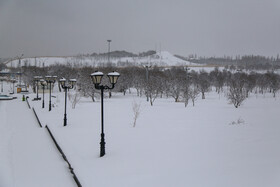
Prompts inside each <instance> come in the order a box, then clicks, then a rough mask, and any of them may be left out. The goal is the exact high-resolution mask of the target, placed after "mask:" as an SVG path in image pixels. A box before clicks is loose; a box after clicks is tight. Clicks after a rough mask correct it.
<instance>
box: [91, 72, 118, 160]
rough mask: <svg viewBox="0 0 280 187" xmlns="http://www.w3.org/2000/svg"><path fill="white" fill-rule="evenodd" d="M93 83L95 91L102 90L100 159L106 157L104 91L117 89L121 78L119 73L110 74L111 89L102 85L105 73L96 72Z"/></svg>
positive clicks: (92, 77) (93, 74)
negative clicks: (116, 85)
mask: <svg viewBox="0 0 280 187" xmlns="http://www.w3.org/2000/svg"><path fill="white" fill-rule="evenodd" d="M90 76H91V79H92V82H93V84H94V86H95V89H98V90H101V141H100V157H102V156H104V155H105V134H104V117H103V93H104V90H111V89H113V88H114V87H115V84H116V83H117V80H118V78H119V76H120V74H119V73H118V72H111V73H108V75H107V76H108V78H109V80H110V83H111V87H109V86H107V85H100V83H101V80H102V77H103V73H102V72H99V71H98V72H95V73H92V74H91V75H90Z"/></svg>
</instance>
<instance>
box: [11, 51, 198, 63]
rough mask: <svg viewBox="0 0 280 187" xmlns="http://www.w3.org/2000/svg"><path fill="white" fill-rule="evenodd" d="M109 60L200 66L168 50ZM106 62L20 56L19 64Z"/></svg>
mask: <svg viewBox="0 0 280 187" xmlns="http://www.w3.org/2000/svg"><path fill="white" fill-rule="evenodd" d="M110 62H111V63H113V64H115V65H117V66H122V65H123V64H126V63H128V64H130V65H143V64H150V65H153V66H155V65H156V66H186V65H188V66H191V65H192V66H201V65H198V64H195V63H191V62H189V61H185V60H182V59H179V58H177V57H175V56H174V55H173V54H171V53H170V52H168V51H162V52H157V53H156V54H154V55H150V56H145V57H121V58H116V57H111V58H110ZM104 63H105V64H106V63H108V58H107V57H104V58H101V57H83V58H81V57H32V58H22V59H21V64H20V65H21V66H24V65H25V66H37V67H45V66H50V65H55V64H62V65H84V66H97V65H100V64H104ZM7 66H8V67H18V66H19V61H18V60H12V61H10V62H7Z"/></svg>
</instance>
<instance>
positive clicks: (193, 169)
mask: <svg viewBox="0 0 280 187" xmlns="http://www.w3.org/2000/svg"><path fill="white" fill-rule="evenodd" d="M71 91H72V92H73V91H74V90H71ZM40 96H41V94H40ZM54 96H55V97H56V98H52V102H53V103H54V108H53V109H52V111H50V112H49V111H48V102H49V95H48V94H46V95H45V103H46V108H44V109H42V108H41V104H42V103H41V101H31V99H32V98H35V97H36V96H35V94H29V97H30V104H31V106H33V107H34V108H35V109H36V111H37V113H38V116H39V118H40V119H41V121H42V124H43V125H46V124H47V125H48V126H49V127H50V129H51V130H52V132H53V134H54V136H55V137H56V138H57V141H58V143H59V144H60V146H61V148H62V149H63V151H64V152H65V154H66V155H67V158H68V159H69V161H70V162H71V164H72V165H73V167H74V169H75V172H76V174H77V176H78V178H79V180H80V182H81V184H82V185H83V186H85V187H87V186H90V187H91V186H99V187H112V186H114V187H131V186H133V187H143V186H145V187H155V186H156V187H173V186H176V187H185V186H191V187H225V186H226V187H251V186H252V187H264V186H267V187H279V186H280V148H279V142H280V136H279V134H280V125H279V121H280V115H279V109H280V107H279V106H280V95H279V93H278V95H277V97H276V98H272V95H270V94H266V95H265V96H262V95H254V94H252V95H251V96H250V98H249V99H247V100H246V101H245V102H244V104H243V105H242V106H241V107H240V108H237V109H236V108H234V106H233V105H230V104H228V101H227V100H226V99H225V98H224V96H223V95H220V96H219V95H217V94H216V93H215V92H210V93H208V94H207V95H206V99H205V100H202V99H198V100H197V101H196V103H195V106H194V107H192V106H191V105H189V106H187V107H186V108H185V107H184V104H183V103H175V102H174V100H173V99H171V98H168V99H166V98H158V99H156V100H155V102H154V106H150V104H149V103H148V102H147V101H146V98H145V97H141V98H139V97H137V96H136V95H135V94H134V92H132V93H131V94H127V95H126V96H123V95H122V94H120V93H113V97H112V98H110V99H109V98H105V100H104V107H105V108H104V109H105V113H104V117H105V119H104V123H105V141H106V155H105V156H104V157H102V158H100V157H99V149H100V148H99V147H100V145H99V142H100V123H101V122H100V99H97V101H96V102H92V101H91V100H90V99H87V98H82V99H81V100H80V102H79V103H78V104H77V105H76V108H75V109H72V108H71V102H68V106H67V110H68V111H67V119H68V126H66V127H63V114H64V93H59V92H58V90H57V86H56V89H55V93H54ZM133 103H136V104H140V105H141V107H140V116H139V119H138V120H137V124H136V127H133V125H132V123H133V110H132V105H133ZM22 105H24V106H22ZM25 105H26V103H25V102H22V101H21V100H20V99H17V100H14V101H6V102H5V103H4V102H2V101H0V109H1V125H0V128H1V130H0V142H1V143H0V145H1V156H0V162H1V167H0V186H1V187H2V186H3V187H9V186H21V187H22V186H25V185H23V184H21V185H20V184H19V183H16V184H17V185H15V184H14V183H13V182H12V181H13V180H15V181H17V180H21V179H23V178H24V177H26V173H24V172H21V171H22V170H21V167H22V165H23V164H25V165H28V164H27V163H30V164H31V166H33V165H34V164H36V167H38V168H41V166H40V164H44V165H45V164H46V163H47V164H49V165H50V168H42V171H41V170H39V172H38V173H37V175H36V177H34V178H33V182H34V183H33V184H32V183H31V182H30V183H29V184H28V185H26V186H28V187H30V186H42V185H43V184H44V181H43V180H41V177H42V175H43V174H42V173H41V172H45V170H50V169H51V168H52V166H53V165H56V166H55V168H56V169H57V171H56V173H59V174H60V175H62V173H60V172H59V171H61V170H65V175H68V176H69V178H70V173H69V171H68V170H67V169H66V165H63V164H61V163H60V164H55V163H56V162H58V160H57V158H54V157H56V155H53V156H52V157H51V158H49V159H46V160H44V161H42V162H45V163H40V162H39V161H38V159H35V158H34V162H33V159H31V158H28V157H27V156H25V155H28V154H38V153H36V152H34V153H33V152H32V151H31V150H30V148H29V147H30V146H31V145H32V144H37V141H38V140H40V141H49V140H48V138H49V137H47V136H43V131H45V129H44V128H42V129H40V128H38V127H37V126H36V125H31V122H30V123H29V122H28V123H27V122H23V121H22V122H21V123H18V124H17V123H11V124H10V123H7V120H9V119H10V118H14V119H12V120H14V121H18V122H19V121H21V119H23V118H24V117H25V115H27V113H30V115H31V111H30V109H28V108H27V106H25ZM7 107H8V108H10V109H11V108H12V109H13V113H14V114H17V115H14V116H13V117H11V115H12V114H11V113H10V112H11V111H10V112H9V113H7V112H4V111H5V108H7ZM3 112H4V113H3ZM28 115H29V114H28ZM19 117H21V118H19ZM27 117H28V116H27ZM27 117H26V118H27ZM29 118H30V119H31V118H32V117H31V116H30V117H28V119H29ZM34 123H35V122H34ZM32 124H33V122H32ZM15 129H16V132H17V133H16V134H13V135H12V136H10V134H12V132H14V131H15ZM21 133H22V134H25V136H24V135H21V138H17V136H18V135H20V134H21ZM27 134H29V135H30V140H28V141H24V139H23V136H24V137H26V135H27ZM27 138H28V139H29V137H27ZM20 140H22V141H20ZM15 141H16V142H17V144H15V143H14V144H13V147H12V150H13V151H11V148H10V146H7V145H9V144H8V143H9V142H15ZM51 143H52V142H51ZM30 144H31V145H30ZM41 145H42V147H39V146H38V147H36V150H38V151H39V152H41V155H42V156H44V155H45V154H46V155H48V154H50V153H47V152H46V151H44V149H48V150H49V149H50V150H52V149H54V147H51V146H50V145H48V146H50V147H48V148H46V147H45V146H47V144H41ZM17 154H21V155H23V158H21V160H20V159H14V160H13V159H11V158H14V157H15V156H16V155H17ZM37 156H38V155H36V157H37ZM45 157H47V156H45ZM48 157H49V156H48ZM57 157H60V155H59V153H58V152H57ZM18 158H19V157H18ZM32 158H33V157H32ZM38 162H39V163H38ZM61 162H62V161H61ZM3 163H4V167H3V166H2V164H3ZM15 164H18V165H19V166H18V167H14V165H15ZM36 169H37V168H34V167H26V170H27V171H29V170H31V171H30V172H34V171H33V170H36ZM15 173H16V174H15ZM11 179H13V180H11ZM57 180H58V178H54V179H52V181H53V182H59V181H57ZM71 180H72V179H70V182H72V181H71ZM2 181H5V182H4V183H3V182H2ZM64 181H65V182H69V181H68V180H66V179H65V180H64ZM41 183H42V185H41ZM39 184H40V185H39ZM57 184H58V183H57ZM46 186H47V185H46ZM49 186H69V185H68V183H67V184H66V183H65V185H59V184H58V185H49ZM70 186H71V185H70Z"/></svg>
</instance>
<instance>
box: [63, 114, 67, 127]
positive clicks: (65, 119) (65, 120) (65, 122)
mask: <svg viewBox="0 0 280 187" xmlns="http://www.w3.org/2000/svg"><path fill="white" fill-rule="evenodd" d="M63 125H64V126H66V125H67V118H66V114H64V123H63Z"/></svg>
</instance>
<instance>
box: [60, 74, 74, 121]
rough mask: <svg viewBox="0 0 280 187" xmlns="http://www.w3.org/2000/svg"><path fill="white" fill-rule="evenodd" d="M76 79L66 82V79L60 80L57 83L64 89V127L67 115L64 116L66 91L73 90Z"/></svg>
mask: <svg viewBox="0 0 280 187" xmlns="http://www.w3.org/2000/svg"><path fill="white" fill-rule="evenodd" d="M76 82H77V81H76V79H70V80H68V81H66V79H64V78H63V79H60V80H59V83H60V86H61V87H62V88H63V89H64V91H65V109H64V123H63V124H64V126H66V125H67V116H66V115H67V114H66V104H67V90H69V89H72V88H74V85H75V84H76Z"/></svg>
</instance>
